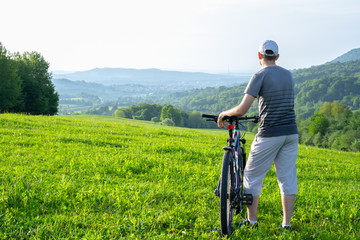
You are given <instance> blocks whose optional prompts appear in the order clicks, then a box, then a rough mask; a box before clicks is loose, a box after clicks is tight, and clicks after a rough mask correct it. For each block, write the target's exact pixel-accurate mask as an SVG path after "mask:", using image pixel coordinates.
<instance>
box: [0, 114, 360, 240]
mask: <svg viewBox="0 0 360 240" xmlns="http://www.w3.org/2000/svg"><path fill="white" fill-rule="evenodd" d="M226 137H227V132H226V131H224V130H195V129H183V128H176V127H165V126H160V125H155V124H153V123H149V122H141V121H132V120H125V119H115V118H110V117H108V118H106V117H95V116H71V117H69V116H56V117H45V116H25V115H14V114H2V115H0V239H7V238H9V239H221V235H220V220H219V199H218V198H217V197H215V195H214V194H213V190H214V188H215V187H216V184H217V181H218V177H219V175H220V167H221V159H222V154H223V150H222V148H221V147H222V146H223V145H225V143H226ZM252 138H253V135H251V134H249V135H247V139H248V143H249V144H248V146H250V143H251V141H252ZM298 180H299V195H298V197H297V201H296V205H295V208H296V209H295V212H294V215H293V220H292V225H293V231H292V232H286V233H282V232H281V231H280V230H279V225H280V223H281V220H282V210H281V204H280V195H279V190H278V187H277V182H276V176H275V172H274V170H273V168H272V169H271V170H270V172H269V173H268V175H267V176H266V178H265V181H264V186H263V194H262V196H261V198H260V204H259V219H258V221H259V228H258V229H257V230H249V229H242V228H241V229H239V228H238V229H235V232H234V233H233V235H232V238H233V239H360V221H359V218H360V197H359V189H360V181H359V180H360V154H359V153H346V152H338V151H332V150H324V149H318V148H312V147H305V146H300V148H299V157H298ZM242 218H243V216H238V217H237V218H236V220H241V219H242Z"/></svg>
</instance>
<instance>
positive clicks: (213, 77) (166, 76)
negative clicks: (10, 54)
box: [53, 68, 248, 89]
mask: <svg viewBox="0 0 360 240" xmlns="http://www.w3.org/2000/svg"><path fill="white" fill-rule="evenodd" d="M61 78H62V79H64V78H65V79H69V80H72V81H85V82H95V83H100V84H103V85H129V84H140V85H144V86H168V87H169V88H178V89H181V88H182V89H192V88H204V87H209V86H212V87H216V86H223V85H229V84H230V85H236V84H240V83H242V82H245V81H247V80H248V76H245V77H242V76H233V75H225V74H209V73H202V72H180V71H165V70H160V69H155V68H152V69H129V68H95V69H91V70H88V71H81V72H73V73H69V74H53V79H61Z"/></svg>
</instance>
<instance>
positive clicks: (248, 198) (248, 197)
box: [242, 194, 253, 205]
mask: <svg viewBox="0 0 360 240" xmlns="http://www.w3.org/2000/svg"><path fill="white" fill-rule="evenodd" d="M242 202H243V204H244V205H252V203H253V195H252V194H244V197H243V199H242Z"/></svg>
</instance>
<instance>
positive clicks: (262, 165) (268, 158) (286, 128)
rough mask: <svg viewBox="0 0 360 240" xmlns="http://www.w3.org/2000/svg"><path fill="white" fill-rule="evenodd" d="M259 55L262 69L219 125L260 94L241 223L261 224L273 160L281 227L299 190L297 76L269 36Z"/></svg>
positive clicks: (239, 113)
mask: <svg viewBox="0 0 360 240" xmlns="http://www.w3.org/2000/svg"><path fill="white" fill-rule="evenodd" d="M258 58H259V62H260V65H261V66H262V69H261V70H260V71H258V72H257V73H255V74H254V75H253V76H252V78H251V79H250V81H249V83H248V85H247V87H246V89H245V92H244V94H245V96H244V98H243V99H242V101H241V103H240V105H238V106H236V107H234V108H232V109H230V110H227V111H224V112H222V113H220V115H219V118H218V119H219V120H218V126H219V127H220V128H224V126H225V122H224V121H222V120H221V116H224V115H236V116H242V115H244V114H245V113H246V112H247V111H248V110H249V108H250V106H251V104H252V103H253V101H254V99H255V98H258V108H259V117H260V120H259V128H258V133H257V134H256V136H255V139H254V142H253V143H252V145H251V151H250V154H249V158H248V162H247V164H246V167H245V173H244V186H245V193H247V194H252V195H253V204H252V205H250V206H247V216H248V218H247V219H246V220H244V221H243V222H242V223H240V225H247V226H248V227H253V228H255V227H257V226H258V224H257V208H258V203H259V196H260V194H261V188H262V183H263V179H264V177H265V175H266V173H267V172H268V171H269V169H270V167H271V165H272V163H273V162H274V163H275V171H276V175H277V179H278V185H279V188H280V193H281V201H282V207H283V222H282V223H281V229H290V228H291V224H290V219H291V215H292V212H293V209H294V204H295V195H296V194H297V193H298V192H297V176H296V158H297V151H298V130H297V125H296V120H295V111H294V80H293V77H292V74H291V72H290V71H288V70H286V69H284V68H282V67H280V66H277V65H276V60H278V58H279V48H278V45H277V44H276V42H274V41H272V40H267V41H265V42H263V43H262V44H261V45H260V47H259V52H258Z"/></svg>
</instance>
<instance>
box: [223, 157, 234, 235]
mask: <svg viewBox="0 0 360 240" xmlns="http://www.w3.org/2000/svg"><path fill="white" fill-rule="evenodd" d="M234 197H235V187H234V166H233V153H232V152H231V151H230V150H226V151H225V153H224V157H223V162H222V168H221V183H220V222H221V233H222V235H223V236H226V235H227V236H230V235H231V232H232V222H233V216H234V210H235V209H234V208H232V207H231V203H232V201H233V199H234Z"/></svg>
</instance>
